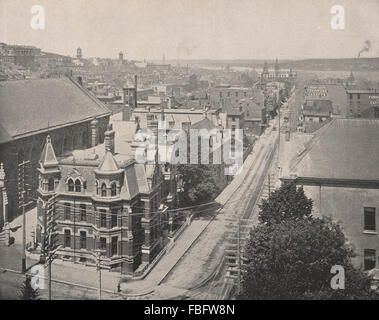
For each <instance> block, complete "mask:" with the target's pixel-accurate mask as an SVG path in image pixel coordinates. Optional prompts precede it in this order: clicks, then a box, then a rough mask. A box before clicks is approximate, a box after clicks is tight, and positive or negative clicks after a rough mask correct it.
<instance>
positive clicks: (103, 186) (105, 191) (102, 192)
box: [101, 183, 107, 197]
mask: <svg viewBox="0 0 379 320" xmlns="http://www.w3.org/2000/svg"><path fill="white" fill-rule="evenodd" d="M101 196H102V197H106V196H107V186H106V185H105V183H103V184H102V185H101Z"/></svg>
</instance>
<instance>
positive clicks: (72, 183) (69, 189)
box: [67, 179, 74, 192]
mask: <svg viewBox="0 0 379 320" xmlns="http://www.w3.org/2000/svg"><path fill="white" fill-rule="evenodd" d="M67 184H68V191H70V192H74V181H72V179H69V180H68V183H67Z"/></svg>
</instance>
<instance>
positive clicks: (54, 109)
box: [0, 78, 110, 142]
mask: <svg viewBox="0 0 379 320" xmlns="http://www.w3.org/2000/svg"><path fill="white" fill-rule="evenodd" d="M109 114H110V111H109V110H108V109H107V108H106V107H105V106H104V105H103V104H102V103H101V102H100V101H99V100H97V99H96V98H95V97H94V96H93V95H92V94H91V93H89V92H87V91H86V90H85V89H83V88H82V87H80V86H79V85H78V84H77V83H76V82H74V81H72V80H71V79H69V78H58V79H34V80H16V81H2V82H0V127H2V130H0V142H5V141H9V137H12V139H16V138H19V137H22V136H24V135H29V134H33V133H37V132H39V131H41V130H47V129H50V130H51V129H54V128H57V127H61V126H66V125H71V124H74V123H79V122H83V121H86V120H89V119H92V118H94V117H101V116H106V115H109Z"/></svg>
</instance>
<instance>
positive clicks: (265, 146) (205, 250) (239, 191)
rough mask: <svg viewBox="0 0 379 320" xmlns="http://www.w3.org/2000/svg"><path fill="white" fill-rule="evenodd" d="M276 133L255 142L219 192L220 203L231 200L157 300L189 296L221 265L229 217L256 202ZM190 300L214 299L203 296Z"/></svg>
mask: <svg viewBox="0 0 379 320" xmlns="http://www.w3.org/2000/svg"><path fill="white" fill-rule="evenodd" d="M276 139H277V131H271V128H269V129H268V131H267V132H266V134H265V135H263V136H262V137H261V139H259V140H258V142H257V143H256V145H255V146H254V151H253V152H252V153H251V154H250V155H249V156H248V158H247V159H246V161H245V164H244V169H243V172H242V173H241V174H240V175H239V176H237V177H235V179H234V180H233V181H232V183H231V184H230V185H229V186H228V187H227V188H226V189H225V190H224V191H223V192H222V193H221V195H220V196H219V198H218V199H219V200H220V199H222V200H225V199H230V200H229V202H228V203H227V205H226V206H225V207H224V208H223V209H222V210H221V211H220V212H219V214H218V215H217V217H216V218H215V219H214V220H213V221H212V222H211V223H210V225H209V226H208V228H207V229H206V230H205V231H204V233H203V234H202V235H201V236H200V237H199V239H197V241H196V242H195V244H194V245H193V246H192V247H191V249H190V250H189V251H188V252H187V253H186V255H185V256H184V257H183V258H182V259H181V261H180V262H179V263H178V264H177V265H176V267H175V268H174V269H173V270H172V272H171V273H170V275H169V276H168V278H167V279H166V281H165V282H164V283H163V284H162V285H161V286H160V287H158V288H157V290H156V295H155V296H154V297H156V298H168V297H169V296H170V293H172V292H173V291H174V289H181V290H182V293H181V294H182V295H187V296H190V297H191V294H192V292H188V289H190V288H191V287H193V286H194V285H195V284H197V283H200V282H201V281H202V280H204V279H206V278H207V276H209V274H210V273H212V272H213V271H214V270H215V269H216V268H217V266H218V265H219V264H220V263H221V261H220V259H221V257H222V255H223V251H224V248H225V247H224V246H225V232H226V231H228V228H229V227H228V220H227V219H228V218H231V217H233V218H234V219H237V218H238V217H239V216H241V215H243V214H244V213H245V210H246V209H247V204H248V200H249V199H252V200H253V202H254V201H255V200H256V199H257V197H258V194H259V192H260V190H261V188H262V183H259V181H260V180H262V178H264V176H265V174H266V173H267V169H268V168H267V166H266V164H267V160H268V158H269V155H270V154H271V152H272V151H273V150H274V146H275V141H276ZM193 298H196V299H198V298H201V299H207V298H215V296H212V295H208V294H207V293H205V294H204V295H202V296H200V297H199V296H196V297H193Z"/></svg>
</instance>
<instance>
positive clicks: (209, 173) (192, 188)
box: [177, 164, 220, 206]
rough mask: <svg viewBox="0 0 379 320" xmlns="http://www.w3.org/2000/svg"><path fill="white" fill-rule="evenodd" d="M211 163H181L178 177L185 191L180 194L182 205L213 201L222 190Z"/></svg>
mask: <svg viewBox="0 0 379 320" xmlns="http://www.w3.org/2000/svg"><path fill="white" fill-rule="evenodd" d="M212 166H213V165H211V164H209V165H203V164H181V165H179V166H178V170H177V172H178V178H179V179H180V180H181V181H182V187H183V191H182V192H181V193H180V195H179V197H180V198H179V199H180V203H181V206H192V205H198V204H203V203H206V202H209V201H212V200H213V199H214V197H215V196H216V195H217V194H218V193H219V192H220V187H219V186H218V184H217V181H216V178H215V174H214V170H213V169H212Z"/></svg>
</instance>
